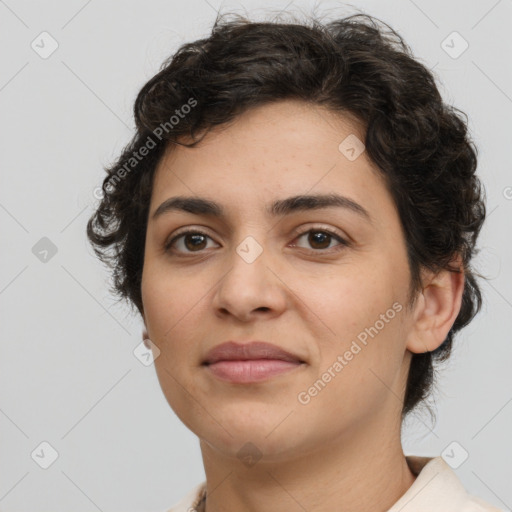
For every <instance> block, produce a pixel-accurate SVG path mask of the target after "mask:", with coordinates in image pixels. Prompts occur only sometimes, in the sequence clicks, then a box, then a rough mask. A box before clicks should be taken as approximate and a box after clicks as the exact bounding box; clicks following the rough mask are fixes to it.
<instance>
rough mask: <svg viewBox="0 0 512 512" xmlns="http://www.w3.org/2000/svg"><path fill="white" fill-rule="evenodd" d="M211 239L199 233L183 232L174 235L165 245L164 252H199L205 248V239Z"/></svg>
mask: <svg viewBox="0 0 512 512" xmlns="http://www.w3.org/2000/svg"><path fill="white" fill-rule="evenodd" d="M208 238H209V239H210V240H211V238H210V237H209V236H208V235H207V234H206V233H202V232H201V231H185V232H183V233H180V234H179V235H176V236H175V237H174V238H173V239H172V240H170V241H169V242H168V243H167V244H166V245H165V250H166V251H170V250H171V249H177V252H184V253H192V252H200V251H202V250H203V249H205V248H206V245H207V239H208Z"/></svg>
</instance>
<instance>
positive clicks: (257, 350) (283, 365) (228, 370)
mask: <svg viewBox="0 0 512 512" xmlns="http://www.w3.org/2000/svg"><path fill="white" fill-rule="evenodd" d="M304 365H305V361H303V360H302V359H301V358H300V357H298V356H296V355H294V354H291V353H290V352H287V351H286V350H284V349H281V348H280V347H277V346H276V345H271V344H270V343H265V342H261V341H253V342H250V343H243V344H240V343H236V342H233V341H230V342H227V343H223V344H221V345H218V346H217V347H215V348H214V349H213V350H211V351H210V352H209V353H208V355H207V356H206V358H205V360H204V361H203V366H205V367H206V369H207V370H208V371H209V372H211V373H212V374H213V375H214V376H215V377H217V378H219V379H221V380H223V381H228V382H233V383H245V384H248V383H253V382H261V381H264V380H267V379H270V378H272V377H275V376H277V375H282V374H283V373H287V372H290V371H292V370H295V369H297V368H301V367H303V366H304Z"/></svg>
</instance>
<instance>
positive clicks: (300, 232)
mask: <svg viewBox="0 0 512 512" xmlns="http://www.w3.org/2000/svg"><path fill="white" fill-rule="evenodd" d="M310 231H319V232H325V233H327V234H329V235H331V236H333V237H334V238H337V239H338V242H339V243H340V245H341V246H347V247H348V246H350V245H351V239H350V237H348V236H346V235H343V234H341V233H340V232H339V231H338V230H336V229H335V228H333V227H331V226H328V225H322V224H318V223H313V224H312V225H308V226H304V225H301V226H299V227H297V228H296V229H294V230H293V231H292V233H291V235H292V236H293V237H294V239H295V238H297V237H301V236H304V235H306V234H307V233H309V232H310ZM190 233H193V234H198V235H203V236H206V237H208V238H210V239H211V240H213V241H214V242H215V240H214V238H213V236H211V235H210V234H208V233H207V232H206V230H205V228H203V227H198V228H196V227H194V226H186V227H184V228H182V229H178V231H176V232H175V233H173V234H172V236H171V237H170V238H169V239H168V240H167V241H166V242H165V243H164V250H165V251H166V252H167V251H170V249H171V245H172V244H173V243H174V242H175V241H176V240H177V239H178V238H180V237H181V236H183V235H187V234H190ZM215 243H217V242H215ZM294 247H295V246H294ZM332 249H333V248H330V249H326V250H315V249H309V251H311V252H314V253H319V254H320V253H328V252H329V251H331V250H332ZM306 250H308V249H306ZM200 252H202V251H198V254H199V253H200ZM193 253H194V252H193V251H192V252H190V253H188V254H193Z"/></svg>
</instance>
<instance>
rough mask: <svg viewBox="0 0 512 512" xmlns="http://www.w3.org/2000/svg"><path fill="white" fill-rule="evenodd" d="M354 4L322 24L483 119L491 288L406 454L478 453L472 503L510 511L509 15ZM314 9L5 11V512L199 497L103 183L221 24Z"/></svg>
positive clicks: (0, 466) (112, 5) (23, 5)
mask: <svg viewBox="0 0 512 512" xmlns="http://www.w3.org/2000/svg"><path fill="white" fill-rule="evenodd" d="M352 5H353V6H351V5H349V4H343V3H341V2H318V3H317V9H318V12H320V13H327V12H328V11H330V12H331V14H328V17H333V16H336V15H337V16H341V15H347V14H351V13H353V12H355V8H357V9H359V10H360V11H363V12H367V13H369V14H372V15H375V16H377V17H379V18H381V19H382V20H384V21H386V22H388V23H389V24H391V26H393V27H394V28H395V29H396V30H398V31H399V33H400V34H401V35H402V36H404V38H405V40H406V41H407V42H408V43H409V44H410V46H411V47H412V48H413V50H414V52H415V54H416V56H417V57H418V58H419V59H420V60H421V61H422V62H423V63H425V64H426V65H427V66H428V67H430V68H432V69H433V71H434V73H435V75H436V76H437V79H438V82H439V85H440V90H441V92H442V94H443V96H444V98H445V99H446V101H447V102H449V103H452V104H455V105H456V106H457V107H459V108H460V109H462V110H463V111H464V112H466V113H467V114H468V116H469V123H470V129H471V133H472V137H473V139H474V140H475V142H476V144H477V146H478V148H479V173H480V176H481V177H482V180H483V181H484V184H485V187H486V191H487V206H488V213H489V218H488V221H487V223H486V225H485V227H484V229H483V231H482V234H481V238H480V244H479V245H480V247H481V252H480V254H479V255H478V257H477V258H476V260H475V265H476V268H477V269H478V270H480V272H482V273H484V274H485V275H487V276H488V277H489V281H487V282H483V281H481V286H482V290H483V294H484V300H485V304H484V307H483V310H482V312H481V313H480V314H479V315H478V316H477V318H476V319H475V320H474V321H473V323H472V324H471V325H470V326H469V327H468V328H466V329H465V330H464V331H463V332H461V333H460V334H459V335H458V337H457V338H456V342H455V349H454V353H453V357H452V358H451V360H450V362H449V363H448V364H446V365H445V366H444V367H443V370H442V372H441V373H440V376H439V385H438V388H439V390H438V392H437V394H436V403H435V408H436V414H437V421H436V422H433V421H431V420H430V418H429V416H428V415H427V414H420V413H417V414H416V415H415V416H414V417H412V418H411V419H410V421H408V422H407V424H406V426H405V428H404V438H403V441H404V449H405V452H406V454H416V455H428V456H436V455H440V454H442V453H443V452H444V451H445V450H446V449H448V450H449V451H450V450H453V449H455V450H456V452H455V453H456V454H457V456H458V457H460V456H461V454H464V453H465V452H467V454H468V455H467V459H466V460H465V461H464V462H463V463H462V464H461V465H460V467H458V468H457V469H455V471H456V473H457V475H458V476H459V477H460V479H461V480H462V482H463V484H464V485H465V486H466V488H467V489H468V490H469V491H470V492H471V493H472V494H476V495H478V496H480V497H482V498H483V499H485V500H486V501H489V502H491V503H493V504H495V505H496V506H497V507H499V508H502V509H510V508H511V506H512V489H511V486H510V483H511V474H512V471H511V469H510V460H511V458H512V447H511V442H510V432H512V429H511V425H512V376H511V374H512V371H511V362H512V349H511V344H512V340H511V336H510V331H511V328H512V309H511V308H512V286H511V284H512V275H511V272H512V265H510V264H508V263H509V261H510V258H511V253H512V244H511V239H510V236H511V233H512V231H511V222H510V219H511V218H512V188H511V187H512V172H511V171H512V165H511V146H512V145H511V137H510V136H511V128H510V126H511V121H512V76H511V75H512V71H511V66H510V62H512V59H511V57H512V37H511V32H512V2H511V0H482V1H479V2H465V1H462V0H458V1H451V2H447V1H445V0H435V1H434V0H429V1H423V0H415V1H412V0H401V1H398V0H393V1H391V0H388V1H386V2H382V1H377V0H375V1H359V2H354V3H353V4H352ZM313 6H314V4H313V2H307V1H299V0H296V1H291V2H290V1H289V0H275V1H272V2H266V3H262V2H256V1H252V0H251V1H243V2H223V3H221V2H220V0H207V1H206V0H188V1H186V2H185V1H179V2H174V1H164V0H151V1H144V2H143V1H133V0H131V1H127V0H123V1H121V0H110V1H100V0H88V1H87V0H68V1H63V0H62V1H47V2H34V1H33V2H29V1H24V0H6V1H0V44H1V48H2V52H1V68H0V108H1V116H0V124H1V134H2V136H1V137H0V157H1V166H0V172H1V188H0V227H1V248H2V251H1V254H2V260H1V265H0V315H1V317H0V333H1V339H0V348H1V357H0V510H1V511H3V512H27V511H31V512H39V511H50V510H51V511H53V512H64V511H67V510H74V511H75V512H86V511H94V510H100V511H105V512H114V511H115V512H118V511H125V512H135V511H146V512H160V511H162V512H163V511H165V510H167V509H168V508H169V507H170V506H171V505H173V504H174V503H175V502H176V501H178V500H179V499H181V497H182V496H183V495H184V494H185V493H186V492H188V491H189V490H190V489H191V488H192V487H193V486H195V485H196V484H198V483H199V482H201V481H203V479H204V471H203V467H202V460H201V455H200V450H199V444H198V441H197V439H196V437H195V435H194V434H192V433H191V432H190V431H188V430H187V428H185V427H184V426H183V425H182V424H181V422H180V421H179V420H178V418H177V417H176V416H175V414H174V413H173V411H172V410H171V409H170V407H169V406H168V404H167V402H166V400H165V398H164V396H163V394H162V391H161V389H160V386H159V384H158V381H157V378H156V374H155V370H154V366H152V365H150V366H145V365H144V364H142V363H141V361H140V360H139V359H138V358H137V357H136V356H135V355H134V350H136V348H137V346H138V345H139V344H140V342H141V339H142V338H141V332H142V323H141V320H140V319H139V318H135V317H133V315H131V314H130V311H129V309H128V308H127V307H125V306H122V305H116V304H115V299H114V297H112V296H111V295H110V294H109V292H108V279H109V276H108V273H107V271H106V269H105V268H104V267H102V266H101V264H100V263H99V262H98V260H97V259H96V258H95V256H94V254H93V251H92V249H91V247H90V246H89V245H88V242H87V240H86V236H85V226H86V222H87V220H88V218H89V216H90V215H91V214H92V211H93V209H94V207H95V206H96V204H97V202H98V200H97V199H96V197H95V196H94V189H95V188H96V187H97V186H98V185H99V184H100V183H101V180H102V179H103V175H104V172H103V170H102V167H103V166H104V165H107V164H109V163H110V162H111V161H112V160H113V159H114V158H115V157H116V156H117V155H118V153H119V152H120V150H121V149H122V147H123V146H124V145H125V144H126V143H127V142H128V140H129V139H130V138H131V136H132V134H133V133H134V123H133V118H132V107H133V101H134V99H135V96H136V94H137V92H138V91H139V89H140V88H141V87H142V85H143V84H144V83H145V82H146V81H147V80H148V79H149V78H150V77H151V76H152V75H154V74H155V73H156V72H157V71H158V69H159V66H160V64H161V63H162V61H163V60H164V59H165V58H166V57H168V56H169V55H171V54H172V53H173V52H174V51H175V50H176V49H177V48H178V47H179V46H180V45H181V44H183V43H185V42H187V41H191V40H195V39H197V38H199V37H205V36H207V35H208V33H209V31H210V28H211V24H212V22H213V21H214V19H215V17H216V14H217V10H218V9H221V11H222V12H227V11H235V12H239V13H244V12H245V11H246V12H247V13H248V14H249V15H250V16H251V17H252V18H253V19H263V18H265V17H266V16H267V12H270V11H271V12H272V13H274V14H276V13H278V12H279V11H281V10H285V11H292V12H294V13H295V14H299V15H300V12H301V10H302V11H303V12H305V13H309V12H311V9H312V7H313ZM42 32H47V34H43V35H41V33H42ZM453 32H457V34H456V35H454V34H453ZM42 38H43V41H44V42H43V43H41V39H42ZM447 38H448V39H447ZM443 41H447V42H445V43H443ZM56 45H58V46H56ZM466 45H468V47H467V49H465V51H463V52H462V50H463V49H464V48H465V46H466ZM52 50H54V51H53V53H51V55H47V54H45V52H46V53H49V52H51V51H52ZM459 53H460V55H459ZM41 443H43V444H41ZM46 443H47V444H46ZM452 443H455V444H452ZM43 454H44V455H43ZM53 459H55V460H53ZM45 461H46V462H45ZM49 462H53V463H52V464H51V465H50V466H49V467H48V468H47V469H44V468H43V467H42V465H43V466H44V465H45V463H49Z"/></svg>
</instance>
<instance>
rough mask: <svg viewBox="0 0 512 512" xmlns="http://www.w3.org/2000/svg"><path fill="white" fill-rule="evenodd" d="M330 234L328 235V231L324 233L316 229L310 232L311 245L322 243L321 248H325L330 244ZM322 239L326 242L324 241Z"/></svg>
mask: <svg viewBox="0 0 512 512" xmlns="http://www.w3.org/2000/svg"><path fill="white" fill-rule="evenodd" d="M329 237H330V235H327V234H326V233H322V232H321V231H314V232H312V233H310V237H309V238H310V243H311V245H313V246H315V244H318V243H320V245H321V248H325V247H326V246H329V242H328V239H329ZM322 239H323V241H324V243H322ZM325 241H327V245H326V244H325Z"/></svg>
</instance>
